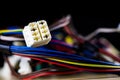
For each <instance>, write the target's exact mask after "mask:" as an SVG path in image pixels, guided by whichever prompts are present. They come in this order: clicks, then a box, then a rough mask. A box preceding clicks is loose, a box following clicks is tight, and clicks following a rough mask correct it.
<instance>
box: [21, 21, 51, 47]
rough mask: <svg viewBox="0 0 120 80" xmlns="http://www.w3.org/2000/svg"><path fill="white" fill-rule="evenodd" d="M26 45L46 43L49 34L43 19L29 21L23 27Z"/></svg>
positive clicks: (32, 45)
mask: <svg viewBox="0 0 120 80" xmlns="http://www.w3.org/2000/svg"><path fill="white" fill-rule="evenodd" d="M23 36H24V39H25V42H26V45H27V47H38V46H42V45H46V44H48V43H49V42H50V40H51V34H50V31H49V28H48V25H47V22H46V21H45V20H40V21H36V22H31V23H29V24H28V25H27V26H25V27H24V29H23Z"/></svg>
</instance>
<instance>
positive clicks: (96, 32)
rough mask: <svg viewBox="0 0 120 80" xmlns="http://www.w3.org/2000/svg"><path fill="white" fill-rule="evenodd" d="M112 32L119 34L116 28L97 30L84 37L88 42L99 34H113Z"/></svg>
mask: <svg viewBox="0 0 120 80" xmlns="http://www.w3.org/2000/svg"><path fill="white" fill-rule="evenodd" d="M114 32H120V29H117V28H98V29H97V30H95V31H94V32H92V33H91V34H89V35H87V36H86V37H85V39H86V40H90V39H91V38H93V37H94V36H96V35H97V34H99V33H114Z"/></svg>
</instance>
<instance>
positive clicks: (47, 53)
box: [10, 46, 116, 66]
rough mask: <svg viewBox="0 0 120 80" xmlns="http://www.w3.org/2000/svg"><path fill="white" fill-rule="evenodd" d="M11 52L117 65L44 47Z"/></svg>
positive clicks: (12, 47) (17, 47)
mask: <svg viewBox="0 0 120 80" xmlns="http://www.w3.org/2000/svg"><path fill="white" fill-rule="evenodd" d="M10 50H11V51H12V52H16V53H22V54H37V55H45V56H54V57H59V58H67V59H73V60H80V61H86V62H91V63H101V64H107V65H115V64H113V63H112V62H105V61H100V60H99V61H98V60H94V59H90V58H86V57H83V56H78V55H75V54H69V53H65V52H61V51H56V50H49V49H47V48H42V47H41V48H31V47H24V46H11V47H10ZM115 66H116V65H115Z"/></svg>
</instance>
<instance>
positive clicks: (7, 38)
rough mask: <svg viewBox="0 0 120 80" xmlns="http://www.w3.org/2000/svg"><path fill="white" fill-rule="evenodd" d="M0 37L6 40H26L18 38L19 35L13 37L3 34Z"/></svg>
mask: <svg viewBox="0 0 120 80" xmlns="http://www.w3.org/2000/svg"><path fill="white" fill-rule="evenodd" d="M0 39H1V40H5V41H23V40H24V38H17V37H11V36H2V35H0Z"/></svg>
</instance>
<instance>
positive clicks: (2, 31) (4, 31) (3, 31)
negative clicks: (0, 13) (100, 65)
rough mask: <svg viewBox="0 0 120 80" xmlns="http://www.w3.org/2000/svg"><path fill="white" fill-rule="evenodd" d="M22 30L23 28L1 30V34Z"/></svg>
mask: <svg viewBox="0 0 120 80" xmlns="http://www.w3.org/2000/svg"><path fill="white" fill-rule="evenodd" d="M20 31H22V29H13V30H0V34H1V33H6V32H20Z"/></svg>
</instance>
